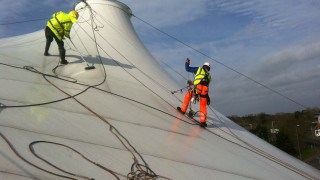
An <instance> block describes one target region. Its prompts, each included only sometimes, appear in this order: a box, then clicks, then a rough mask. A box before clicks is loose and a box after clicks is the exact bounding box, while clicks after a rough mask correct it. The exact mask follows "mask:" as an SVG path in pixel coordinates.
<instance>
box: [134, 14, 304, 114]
mask: <svg viewBox="0 0 320 180" xmlns="http://www.w3.org/2000/svg"><path fill="white" fill-rule="evenodd" d="M133 17H135V18H137V19H138V20H140V21H141V22H144V23H145V24H147V25H149V26H150V27H152V28H154V29H156V30H157V31H159V32H160V33H162V34H164V35H166V36H168V37H170V38H172V39H174V40H176V41H177V42H179V43H181V44H183V45H185V46H186V47H189V48H190V49H192V50H194V51H195V52H197V53H199V54H201V55H203V56H204V57H206V58H209V59H210V60H212V61H214V62H216V63H218V64H220V65H222V66H224V67H225V68H227V69H229V70H231V71H233V72H235V73H237V74H239V75H241V76H243V77H245V78H247V79H249V80H250V81H252V82H254V83H256V84H259V85H260V86H262V87H264V88H266V89H268V90H270V91H272V92H274V93H276V94H278V95H279V96H281V97H283V98H285V99H287V100H289V101H291V102H293V103H295V104H297V105H299V106H300V107H302V108H304V109H307V107H306V106H305V105H303V104H301V103H299V102H297V101H296V100H293V99H292V98H290V97H289V96H286V95H284V94H282V93H280V92H279V91H277V90H274V89H272V88H270V87H268V86H267V85H265V84H263V83H260V82H259V81H257V80H255V79H253V78H251V77H249V76H248V75H245V74H243V73H241V72H240V71H238V70H236V69H234V68H232V67H230V66H228V65H226V64H224V63H222V62H220V61H218V60H216V59H214V58H212V57H210V56H209V55H207V54H205V53H203V52H201V51H199V50H197V49H196V48H194V47H192V46H191V45H189V44H187V43H185V42H183V41H181V40H179V39H178V38H176V37H174V36H172V35H170V34H168V33H166V32H164V31H162V30H160V29H159V28H157V27H155V26H153V25H152V24H150V23H148V22H146V21H145V20H142V19H141V18H139V17H137V16H135V15H133Z"/></svg>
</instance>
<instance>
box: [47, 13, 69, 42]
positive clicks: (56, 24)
mask: <svg viewBox="0 0 320 180" xmlns="http://www.w3.org/2000/svg"><path fill="white" fill-rule="evenodd" d="M72 24H73V23H72V22H71V19H70V17H69V16H68V14H66V13H64V12H62V11H60V12H58V13H55V14H53V15H52V18H51V19H50V20H49V21H48V23H47V26H48V27H49V28H50V29H51V31H52V32H53V33H54V34H55V35H56V36H57V38H58V39H59V40H60V41H61V40H62V38H63V37H64V36H66V37H70V30H71V27H72Z"/></svg>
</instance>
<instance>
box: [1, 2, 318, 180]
mask: <svg viewBox="0 0 320 180" xmlns="http://www.w3.org/2000/svg"><path fill="white" fill-rule="evenodd" d="M88 3H89V5H90V8H89V6H85V4H84V3H80V4H78V6H77V7H76V8H77V10H78V11H79V14H80V18H79V20H78V21H77V23H76V24H74V26H73V29H72V32H71V39H72V41H73V43H74V44H75V45H76V48H75V47H74V46H73V45H72V43H71V42H70V41H69V40H65V47H66V49H67V57H66V59H67V60H68V61H69V62H70V64H68V65H65V66H57V65H58V62H59V56H58V48H57V45H56V43H55V42H53V43H52V45H51V48H50V53H51V56H43V51H44V46H45V41H46V40H45V37H44V31H43V30H41V31H38V32H34V33H31V34H27V35H23V36H18V37H12V38H6V39H2V40H0V83H1V88H0V103H1V106H2V108H1V109H0V135H1V138H0V147H1V148H0V179H6V180H8V179H9V180H11V179H15V180H16V179H22V180H28V179H90V178H94V179H96V180H97V179H127V178H128V177H131V178H138V177H140V178H142V179H144V178H145V177H152V178H157V179H181V180H185V179H190V180H191V179H277V180H279V179H317V178H318V179H319V177H320V172H319V171H318V170H316V169H314V168H313V167H311V166H309V165H307V164H305V163H304V162H301V161H300V160H298V159H296V158H294V157H292V156H290V155H288V154H286V153H284V152H282V151H281V150H278V149H277V148H275V147H273V146H272V145H270V144H268V143H266V142H264V141H263V140H261V139H259V138H257V137H256V136H254V135H252V134H250V133H249V132H248V131H246V130H245V129H243V128H241V127H239V126H238V125H236V124H235V123H233V122H232V121H231V120H229V119H228V118H226V117H225V116H223V115H222V114H220V113H219V112H217V111H216V110H214V109H213V108H212V107H210V108H209V109H208V112H209V114H208V128H207V129H203V128H201V127H199V126H198V125H196V124H195V122H194V121H193V120H192V119H189V118H187V117H186V116H183V115H181V114H179V113H178V112H177V111H176V107H177V106H179V105H181V101H182V99H183V94H180V93H177V94H172V93H171V92H170V91H171V90H175V89H179V88H181V87H179V86H178V85H177V83H176V82H174V81H173V80H172V79H173V78H171V77H170V76H169V75H168V74H167V72H166V71H165V70H164V69H162V68H161V66H160V65H159V64H158V62H156V61H155V60H154V58H153V57H152V55H151V54H150V53H149V52H148V51H147V50H146V49H145V47H144V46H143V44H142V43H141V41H140V40H139V38H138V36H137V34H136V33H135V31H134V29H133V27H132V24H131V21H130V16H131V11H130V9H129V8H128V7H127V6H126V5H124V4H122V3H119V2H117V1H111V0H88ZM77 49H78V50H79V51H80V52H81V54H82V55H83V56H84V58H85V60H86V61H87V62H88V65H89V66H91V65H92V64H93V65H94V66H95V69H92V70H85V67H87V64H86V63H84V62H83V61H82V59H81V56H80V54H79V53H78V52H77V51H76V50H77ZM182 65H183V64H182ZM198 118H199V117H197V116H196V117H195V119H198Z"/></svg>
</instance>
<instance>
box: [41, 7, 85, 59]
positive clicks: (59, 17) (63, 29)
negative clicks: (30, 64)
mask: <svg viewBox="0 0 320 180" xmlns="http://www.w3.org/2000/svg"><path fill="white" fill-rule="evenodd" d="M78 17H79V14H78V12H77V11H75V10H72V11H70V13H69V14H67V13H65V12H62V11H60V12H57V13H54V14H53V15H52V18H51V19H50V20H49V21H48V22H47V26H46V28H45V35H46V39H47V42H46V47H45V50H44V55H45V56H49V55H50V54H49V48H50V45H51V42H52V41H53V39H55V41H56V42H57V44H58V47H59V54H60V59H61V64H68V61H67V60H66V59H65V57H66V50H65V49H64V43H63V39H64V37H67V38H70V30H71V27H72V25H73V23H75V22H76V21H77V19H78Z"/></svg>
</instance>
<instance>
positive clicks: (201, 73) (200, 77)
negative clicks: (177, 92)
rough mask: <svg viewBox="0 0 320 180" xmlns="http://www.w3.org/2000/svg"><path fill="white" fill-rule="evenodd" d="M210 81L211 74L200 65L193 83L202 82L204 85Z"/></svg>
mask: <svg viewBox="0 0 320 180" xmlns="http://www.w3.org/2000/svg"><path fill="white" fill-rule="evenodd" d="M210 81H211V76H210V74H209V73H207V72H206V71H205V70H204V69H203V68H201V67H199V68H198V70H197V72H196V75H195V77H194V81H193V84H194V85H197V84H199V83H201V84H204V85H209V83H210Z"/></svg>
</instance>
